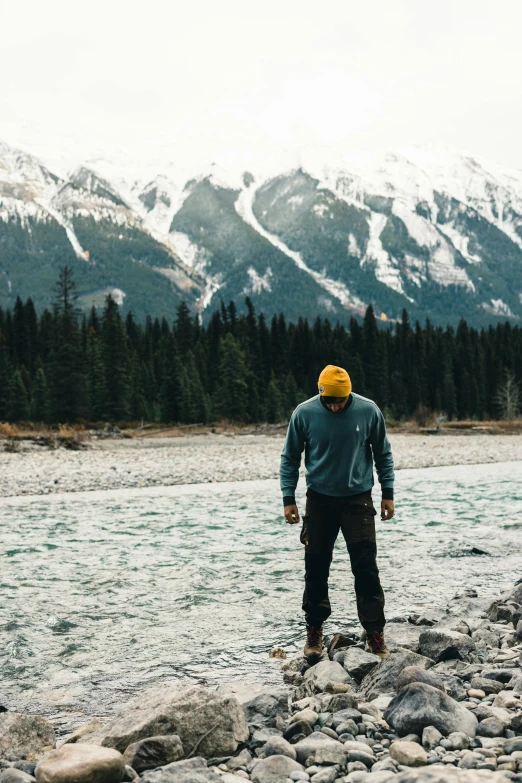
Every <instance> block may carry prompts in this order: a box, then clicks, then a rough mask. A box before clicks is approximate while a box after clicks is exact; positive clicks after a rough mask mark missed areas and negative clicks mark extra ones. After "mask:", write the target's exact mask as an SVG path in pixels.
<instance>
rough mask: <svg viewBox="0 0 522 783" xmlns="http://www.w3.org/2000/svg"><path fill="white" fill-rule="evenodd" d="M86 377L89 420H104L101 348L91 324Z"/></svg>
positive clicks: (103, 378) (103, 374)
mask: <svg viewBox="0 0 522 783" xmlns="http://www.w3.org/2000/svg"><path fill="white" fill-rule="evenodd" d="M87 376H88V393H89V418H90V419H91V420H92V421H103V420H104V419H105V417H106V416H105V398H106V385H105V367H104V364H103V356H102V346H101V343H100V339H99V337H98V334H97V332H96V326H95V324H93V323H92V320H91V325H90V326H89V327H88V330H87Z"/></svg>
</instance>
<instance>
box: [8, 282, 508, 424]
mask: <svg viewBox="0 0 522 783" xmlns="http://www.w3.org/2000/svg"><path fill="white" fill-rule="evenodd" d="M327 364H336V365H339V366H341V367H344V368H346V370H347V371H348V372H349V374H350V376H351V379H352V384H353V390H354V391H356V392H358V393H360V394H363V395H364V396H367V397H370V398H371V399H373V400H375V401H376V402H377V404H378V405H379V406H380V408H381V409H382V410H383V411H384V413H385V415H386V416H387V417H388V418H393V419H396V420H402V419H407V418H409V417H411V416H417V417H419V418H420V417H422V416H426V414H427V413H429V412H439V413H441V414H443V415H445V416H447V417H448V419H467V418H475V419H492V418H500V417H502V416H505V417H509V418H511V417H514V416H515V415H517V414H518V412H519V411H518V406H519V401H520V385H521V381H522V330H521V329H520V328H519V327H518V326H512V325H511V324H510V323H509V322H505V323H498V324H497V325H496V326H490V327H489V328H488V329H481V330H480V331H478V330H476V329H473V328H470V327H469V326H468V325H467V323H466V322H465V321H464V320H462V321H461V322H460V324H459V325H458V327H457V328H456V329H454V328H452V327H450V326H448V327H446V328H443V327H441V326H435V325H433V324H431V323H430V322H429V321H427V322H426V323H425V325H424V326H421V325H420V324H419V323H418V322H416V323H415V324H411V323H410V321H409V318H408V314H407V312H406V311H404V312H403V315H402V319H401V321H399V322H397V323H396V324H391V325H387V326H386V327H385V328H383V327H382V325H380V324H379V323H378V322H377V320H376V318H375V314H374V311H373V308H372V306H371V305H370V306H369V307H368V308H367V310H366V314H365V316H364V318H363V319H362V321H360V320H357V319H356V318H355V317H354V318H352V319H351V322H350V325H349V328H345V327H344V326H342V325H340V324H335V325H334V324H331V323H330V322H329V320H328V319H320V318H317V319H316V320H315V321H314V322H313V323H309V322H308V321H307V320H306V319H303V318H300V319H299V320H298V322H297V323H287V322H286V320H285V317H284V315H283V314H280V315H279V316H274V317H273V318H272V319H271V320H270V322H267V320H266V319H265V317H264V315H263V313H259V314H256V312H255V309H254V306H253V304H252V302H251V300H250V299H249V298H248V297H247V298H246V299H245V311H244V312H241V313H240V312H239V311H238V309H237V307H236V305H235V304H234V302H230V303H229V304H228V305H225V303H222V304H221V307H220V308H219V309H217V310H216V311H215V312H213V313H212V315H211V316H210V319H209V320H208V322H207V323H206V324H205V325H203V324H202V323H200V321H199V320H198V318H197V317H196V316H194V315H192V314H191V312H190V311H189V309H188V307H187V306H186V304H181V305H180V306H179V307H178V309H177V314H176V318H175V319H174V322H173V323H169V322H168V321H167V319H166V318H161V319H158V318H155V319H152V318H150V317H149V318H147V319H146V321H145V323H138V322H137V321H136V320H135V318H134V317H133V315H132V313H128V314H127V315H126V317H125V318H123V317H122V314H121V313H120V310H119V307H118V305H117V304H116V302H115V301H114V299H113V298H112V297H111V296H108V297H107V299H106V303H105V307H104V309H103V311H101V312H100V311H98V310H97V309H96V308H95V307H93V308H92V309H91V310H90V312H89V313H88V314H85V313H83V312H82V311H80V310H79V309H78V308H77V306H76V293H75V286H74V281H73V279H72V276H71V271H70V269H69V268H68V267H64V269H63V270H62V272H61V274H60V278H59V281H58V284H57V291H56V299H55V304H54V306H53V308H52V310H48V309H46V310H44V311H43V312H42V313H41V314H38V313H37V312H36V310H35V308H34V305H33V302H32V300H31V299H28V300H27V301H26V302H25V303H24V302H22V301H21V299H20V298H18V299H17V300H16V303H15V305H14V307H13V309H12V311H11V310H10V309H9V310H6V311H2V309H0V421H8V422H20V421H34V422H42V423H48V424H53V423H78V422H90V423H95V422H113V423H114V422H124V421H126V422H130V421H140V420H144V421H147V422H165V423H171V422H172V423H174V422H176V423H184V424H190V423H208V422H211V421H217V420H221V419H229V420H231V421H237V422H262V421H267V422H279V421H283V420H285V419H287V418H288V417H289V415H290V414H291V412H292V410H293V409H294V408H295V406H296V405H297V404H298V403H299V402H301V401H302V400H304V399H306V398H307V397H310V396H312V395H313V394H316V393H317V378H318V375H319V373H320V371H321V370H322V369H323V367H324V366H325V365H327Z"/></svg>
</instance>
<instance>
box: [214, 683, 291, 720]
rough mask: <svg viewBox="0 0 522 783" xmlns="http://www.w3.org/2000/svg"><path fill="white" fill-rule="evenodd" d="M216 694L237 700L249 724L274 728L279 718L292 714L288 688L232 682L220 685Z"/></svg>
mask: <svg viewBox="0 0 522 783" xmlns="http://www.w3.org/2000/svg"><path fill="white" fill-rule="evenodd" d="M215 693H216V694H217V695H218V696H221V697H223V698H227V697H230V696H232V697H234V698H236V699H237V700H238V702H239V703H240V704H241V706H242V707H243V709H244V711H245V715H246V719H247V721H248V723H258V724H265V725H267V726H273V725H274V723H275V718H276V717H277V716H280V717H282V718H283V717H285V716H286V715H288V713H289V712H290V707H289V702H288V691H287V690H286V688H280V687H279V688H276V687H270V686H266V685H258V684H256V683H235V682H232V683H226V684H225V685H220V686H219V688H217V689H216V691H215Z"/></svg>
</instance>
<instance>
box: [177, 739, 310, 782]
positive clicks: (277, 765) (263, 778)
mask: <svg viewBox="0 0 522 783" xmlns="http://www.w3.org/2000/svg"><path fill="white" fill-rule="evenodd" d="M296 747H297V746H296ZM298 771H303V767H302V766H301V764H298V763H297V761H294V760H293V759H290V758H288V756H269V757H268V758H266V759H261V761H259V762H258V763H257V764H256V766H255V767H254V769H253V770H252V773H251V775H250V779H251V780H252V781H253V783H280V781H281V780H284V778H287V777H288V776H289V775H290V773H291V772H298ZM176 783H177V781H176Z"/></svg>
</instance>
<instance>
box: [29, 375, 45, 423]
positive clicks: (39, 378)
mask: <svg viewBox="0 0 522 783" xmlns="http://www.w3.org/2000/svg"><path fill="white" fill-rule="evenodd" d="M49 413H50V404H49V389H48V388H47V379H46V377H45V373H44V371H43V369H42V367H39V368H38V370H37V371H36V376H35V379H34V386H33V395H32V400H31V417H32V419H33V421H39V422H43V423H46V422H48V421H49Z"/></svg>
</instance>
